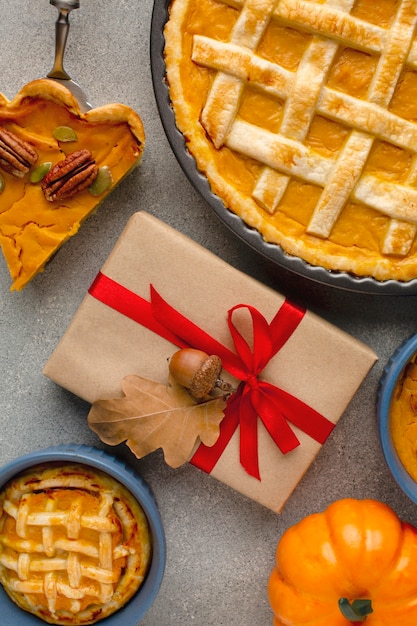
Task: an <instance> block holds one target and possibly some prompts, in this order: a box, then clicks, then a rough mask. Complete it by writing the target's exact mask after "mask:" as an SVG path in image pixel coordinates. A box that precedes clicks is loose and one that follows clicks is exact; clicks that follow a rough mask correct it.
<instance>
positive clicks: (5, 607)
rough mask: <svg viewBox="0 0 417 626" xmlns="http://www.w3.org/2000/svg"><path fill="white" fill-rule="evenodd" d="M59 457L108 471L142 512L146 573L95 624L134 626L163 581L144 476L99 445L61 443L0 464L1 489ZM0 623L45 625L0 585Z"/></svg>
mask: <svg viewBox="0 0 417 626" xmlns="http://www.w3.org/2000/svg"><path fill="white" fill-rule="evenodd" d="M55 461H61V462H63V463H82V464H84V465H88V466H90V467H93V468H95V469H99V470H101V471H102V472H105V473H107V474H109V476H112V477H113V478H115V479H116V480H118V481H119V482H120V483H122V484H123V485H124V486H125V487H126V488H127V489H128V490H129V491H130V492H131V493H132V495H133V496H134V497H135V498H136V500H137V501H138V502H139V504H140V505H141V507H142V509H143V510H144V512H145V515H146V517H147V519H148V522H149V527H150V531H151V535H152V561H151V565H150V568H149V571H148V573H147V576H146V578H145V580H144V582H143V583H142V585H141V587H140V588H139V590H138V591H137V593H136V594H135V595H134V596H133V597H132V598H131V599H130V600H129V602H128V603H127V604H126V605H125V606H124V607H122V608H121V609H119V610H118V611H116V612H115V613H113V614H112V615H110V616H109V617H106V618H104V619H102V620H100V621H98V622H97V624H100V625H101V624H102V625H103V626H137V625H138V624H139V623H140V621H141V620H142V619H143V617H144V616H145V614H146V613H147V611H148V610H149V608H150V607H151V605H152V603H153V602H154V600H155V597H156V595H157V594H158V591H159V588H160V586H161V583H162V579H163V575H164V571H165V561H166V540H165V533H164V529H163V525H162V520H161V516H160V513H159V510H158V506H157V504H156V502H155V499H154V497H153V495H152V493H151V491H150V489H149V487H148V485H147V484H146V483H145V482H144V481H143V479H142V478H141V477H140V476H138V475H137V474H135V473H134V472H133V470H132V469H130V468H128V467H127V466H126V465H125V464H124V463H122V462H121V461H120V460H118V459H116V458H115V457H113V456H110V455H109V454H107V453H106V452H103V451H102V450H99V449H98V448H92V447H90V446H85V445H79V444H74V445H61V446H56V447H51V448H46V449H45V450H39V451H36V452H33V453H31V454H27V455H25V456H21V457H19V458H17V459H15V460H14V461H11V462H10V463H8V464H7V465H4V466H3V467H2V468H0V489H1V488H2V487H3V485H5V483H7V482H8V481H9V480H10V479H11V478H13V477H14V476H15V475H17V474H19V473H20V472H22V471H24V470H27V469H29V468H30V467H33V466H35V465H39V464H40V463H48V462H49V463H50V462H55ZM0 612H1V618H0V623H1V624H4V625H5V626H14V625H15V624H18V625H19V626H45V624H46V622H44V621H43V620H41V619H39V618H38V617H36V616H34V615H32V614H31V613H27V612H26V611H23V610H22V609H20V608H19V607H18V606H17V605H16V604H15V603H14V602H13V601H12V600H11V599H10V598H9V596H8V595H7V594H6V592H5V591H4V589H3V587H2V586H1V585H0Z"/></svg>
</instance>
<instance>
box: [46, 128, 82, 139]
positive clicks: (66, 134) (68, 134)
mask: <svg viewBox="0 0 417 626" xmlns="http://www.w3.org/2000/svg"><path fill="white" fill-rule="evenodd" d="M52 134H53V136H54V137H55V139H57V140H58V141H64V142H65V141H77V140H78V137H77V133H76V132H75V130H74V129H73V128H71V127H70V126H57V127H56V128H55V130H54V132H53V133H52Z"/></svg>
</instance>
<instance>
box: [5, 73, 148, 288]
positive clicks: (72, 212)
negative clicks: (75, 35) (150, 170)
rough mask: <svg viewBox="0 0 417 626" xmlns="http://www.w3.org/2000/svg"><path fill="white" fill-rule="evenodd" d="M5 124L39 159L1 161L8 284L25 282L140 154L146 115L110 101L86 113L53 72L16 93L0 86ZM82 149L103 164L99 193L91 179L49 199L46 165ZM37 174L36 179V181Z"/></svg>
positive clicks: (98, 165)
mask: <svg viewBox="0 0 417 626" xmlns="http://www.w3.org/2000/svg"><path fill="white" fill-rule="evenodd" d="M2 129H3V130H5V131H7V132H11V133H12V135H13V138H18V139H19V140H23V142H26V143H27V144H28V145H29V146H31V147H32V148H34V150H35V151H36V154H37V159H36V163H34V164H31V165H30V166H29V168H28V171H27V172H26V173H24V174H23V175H20V176H19V175H16V174H15V173H11V172H10V171H8V168H7V164H6V169H4V166H3V167H2V163H1V161H0V183H1V184H0V244H1V248H2V251H3V255H4V257H5V259H6V262H7V265H8V268H9V271H10V274H11V277H12V280H13V284H12V287H11V288H12V289H15V290H20V289H22V288H23V287H25V285H27V283H28V282H29V281H30V280H32V278H33V277H34V276H35V275H36V274H37V273H38V272H40V271H42V270H43V269H44V267H45V264H46V263H47V261H48V260H49V259H50V258H51V257H52V255H53V254H54V253H55V252H56V251H57V250H58V248H59V247H60V246H61V245H62V244H63V243H64V242H65V241H66V240H67V239H68V238H69V237H71V236H72V235H75V234H76V233H77V231H78V229H79V228H80V225H81V223H82V222H83V220H84V219H86V218H87V217H88V216H89V215H90V214H91V213H92V212H93V211H94V210H95V209H97V207H98V205H99V204H100V203H101V202H102V200H103V199H104V198H105V197H106V196H107V195H108V194H109V193H110V192H111V191H112V189H113V188H114V187H115V186H116V185H117V184H118V183H119V182H120V181H121V180H122V178H123V177H124V176H126V174H128V173H129V172H130V171H131V170H132V168H134V167H135V166H136V165H137V164H138V163H139V162H140V159H141V156H142V152H143V147H144V142H145V135H144V130H143V125H142V121H141V119H140V118H139V116H138V115H137V114H136V113H135V112H134V111H132V109H130V108H129V107H127V106H125V105H122V104H110V105H105V106H102V107H98V108H96V109H92V110H90V111H88V112H87V113H85V114H82V113H81V112H80V110H79V108H78V105H77V103H76V101H75V100H74V98H73V97H72V95H71V94H70V93H69V92H68V91H67V90H66V89H65V88H64V87H61V86H60V85H58V84H56V83H54V82H52V81H48V80H38V81H33V82H32V83H29V84H28V85H25V86H24V87H23V88H22V90H21V91H20V92H19V93H18V94H17V96H16V97H15V98H14V99H13V100H11V101H8V100H7V99H6V98H5V97H4V96H2V95H1V94H0V133H1V131H2ZM57 129H60V130H57ZM65 130H66V131H67V132H69V140H68V137H67V135H66V134H65ZM56 137H57V138H56ZM6 140H7V136H6ZM6 147H8V146H6ZM0 148H1V135H0ZM81 150H88V151H89V153H91V157H92V159H93V161H94V162H95V168H96V173H97V172H101V171H102V170H105V174H107V178H108V182H107V184H106V185H104V186H103V187H102V188H98V189H96V190H95V192H94V188H93V192H94V193H92V191H91V188H90V187H91V186H90V185H89V186H88V187H86V188H84V189H81V190H80V191H78V192H76V193H74V194H73V195H71V196H69V197H68V196H65V197H62V198H61V197H59V194H58V197H57V199H55V200H53V201H51V200H48V199H47V197H46V196H45V193H44V190H43V188H42V187H43V185H42V182H43V181H42V180H38V179H39V178H40V176H41V173H40V172H41V171H42V168H43V167H44V166H45V169H46V170H47V169H48V168H50V169H52V168H53V167H54V166H56V164H57V163H61V162H63V161H64V160H65V159H66V158H67V157H68V156H69V155H71V154H73V153H78V152H79V151H81ZM0 159H1V151H0ZM38 172H39V176H37V177H36V174H37V173H38ZM45 174H46V176H47V175H48V173H47V171H46V172H45ZM71 175H73V172H71ZM100 175H101V174H100ZM33 176H35V181H36V182H31V179H33ZM43 180H44V181H45V180H46V177H45V178H44V179H43Z"/></svg>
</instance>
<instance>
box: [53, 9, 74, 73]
mask: <svg viewBox="0 0 417 626" xmlns="http://www.w3.org/2000/svg"><path fill="white" fill-rule="evenodd" d="M49 2H50V4H53V5H54V6H55V7H56V8H57V9H58V10H59V15H58V19H57V21H56V24H55V37H56V46H55V62H54V66H53V68H52V70H51V71H50V72H49V74H48V78H59V79H62V80H69V79H70V76H69V74H67V72H66V71H65V70H64V52H65V46H66V44H67V39H68V33H69V28H70V23H69V14H70V12H71V11H72V10H73V9H78V8H79V6H80V3H79V0H72V1H71V0H49Z"/></svg>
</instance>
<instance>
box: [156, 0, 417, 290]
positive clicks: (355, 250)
mask: <svg viewBox="0 0 417 626" xmlns="http://www.w3.org/2000/svg"><path fill="white" fill-rule="evenodd" d="M416 23H417V2H415V1H414V2H413V1H409V0H404V1H402V2H399V1H397V0H384V1H383V2H374V0H356V1H355V0H327V1H326V0H324V1H322V2H312V1H311V0H173V2H172V4H171V6H170V18H169V20H168V23H167V25H166V28H165V39H166V46H165V60H166V68H167V80H168V84H169V88H170V96H171V101H172V104H173V108H174V111H175V115H176V121H177V125H178V127H179V129H180V130H181V132H182V133H183V134H184V136H185V138H186V142H187V147H188V149H189V150H190V152H191V153H192V154H193V156H194V157H195V159H196V162H197V165H198V168H199V169H200V170H201V171H203V172H204V173H205V174H206V176H207V178H208V180H209V181H210V184H211V188H212V190H213V192H214V193H215V194H217V195H219V196H220V197H221V198H222V200H223V201H224V203H225V205H226V207H228V208H229V209H231V210H232V211H233V212H235V213H237V214H238V215H240V216H241V217H242V219H243V220H244V221H245V222H246V223H247V224H248V225H249V226H251V227H253V228H256V229H257V230H258V231H259V232H260V233H261V234H262V235H263V237H264V239H265V240H266V241H268V242H273V243H276V244H279V245H280V246H281V247H282V248H283V249H284V250H285V251H286V252H287V253H289V254H291V255H295V256H298V257H301V258H303V259H304V260H306V261H307V262H308V263H310V264H313V265H319V266H322V267H325V268H327V269H332V270H344V271H348V272H352V273H354V274H356V275H359V276H373V277H375V278H377V279H379V280H386V279H397V280H402V281H407V280H410V279H412V278H415V277H417V241H416V239H417V238H416V233H417V186H416V183H417V123H416V122H417V40H416V37H415V30H416Z"/></svg>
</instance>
